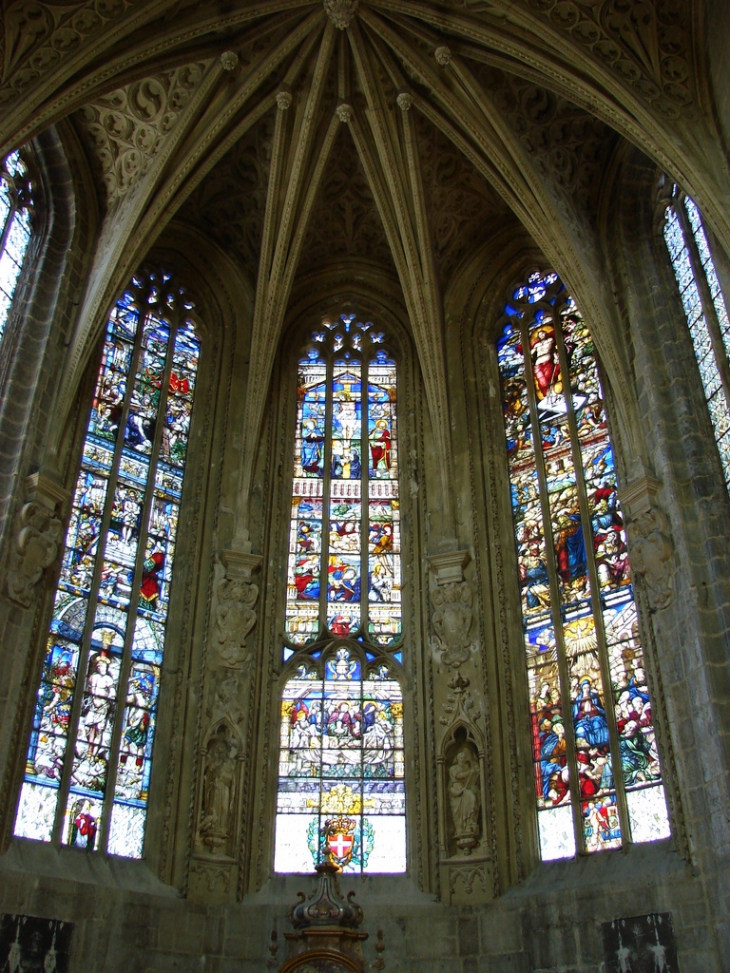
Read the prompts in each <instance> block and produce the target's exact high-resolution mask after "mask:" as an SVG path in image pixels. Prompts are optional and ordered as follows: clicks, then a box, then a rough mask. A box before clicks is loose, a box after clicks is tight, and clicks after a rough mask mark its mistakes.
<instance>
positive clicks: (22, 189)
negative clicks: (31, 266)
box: [0, 152, 33, 338]
mask: <svg viewBox="0 0 730 973" xmlns="http://www.w3.org/2000/svg"><path fill="white" fill-rule="evenodd" d="M32 215H33V196H32V186H31V184H30V180H29V178H28V171H27V168H26V166H25V164H24V162H23V161H22V159H21V158H20V155H19V154H18V153H17V152H11V153H10V155H8V156H6V158H5V159H4V161H3V162H2V163H0V338H2V336H3V332H4V331H5V325H6V324H7V320H8V314H9V312H10V305H11V303H12V301H13V294H14V293H15V287H16V285H17V283H18V278H19V277H20V271H21V270H22V267H23V260H24V259H25V255H26V253H27V251H28V244H29V243H30V232H31V217H32Z"/></svg>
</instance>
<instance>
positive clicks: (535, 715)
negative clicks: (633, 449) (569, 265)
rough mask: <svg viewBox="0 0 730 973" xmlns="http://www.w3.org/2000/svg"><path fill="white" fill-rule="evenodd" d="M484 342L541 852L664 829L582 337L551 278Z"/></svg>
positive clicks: (510, 309)
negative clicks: (510, 523)
mask: <svg viewBox="0 0 730 973" xmlns="http://www.w3.org/2000/svg"><path fill="white" fill-rule="evenodd" d="M504 310H505V321H504V324H503V328H502V332H501V336H500V338H499V340H498V342H497V358H498V365H499V372H500V378H501V385H502V403H503V411H504V423H505V432H506V439H507V457H508V467H509V477H510V489H511V495H512V511H513V519H514V530H515V541H516V549H517V567H518V575H519V586H520V594H521V608H522V622H523V633H524V649H525V656H526V663H527V672H528V684H529V694H530V725H531V747H532V760H533V780H534V788H535V791H534V793H535V801H536V807H537V820H538V833H539V843H540V854H541V857H542V859H543V860H550V859H557V858H569V857H572V856H573V855H575V854H576V853H584V852H595V851H600V850H602V849H609V848H618V847H621V846H622V845H623V844H625V843H626V842H628V841H633V842H641V841H653V840H656V839H658V838H663V837H668V836H669V822H668V817H667V810H666V801H665V795H664V787H663V784H662V774H661V767H660V760H659V753H658V750H657V743H656V734H655V730H654V723H653V717H652V712H651V698H650V693H649V690H648V688H647V684H646V677H645V670H644V656H643V649H642V646H641V643H640V633H639V625H638V618H637V612H636V605H635V601H634V594H633V585H632V580H631V573H630V568H629V562H628V552H627V546H626V533H625V528H624V520H623V516H622V513H621V509H620V505H619V502H618V495H617V479H616V472H615V465H614V458H613V450H612V446H611V442H610V439H609V435H608V427H607V423H606V410H605V405H604V402H603V393H602V389H601V383H600V378H599V373H598V369H597V364H596V358H595V351H594V347H593V342H592V339H591V336H590V333H589V331H588V329H587V327H586V325H585V323H584V321H583V319H582V317H581V315H580V312H579V310H578V308H577V306H576V304H575V301H574V300H573V299H572V298H571V297H570V296H569V294H568V293H567V291H566V289H565V286H564V285H563V283H562V282H561V280H560V278H559V277H558V276H557V274H555V273H546V274H543V273H540V272H537V271H536V272H534V273H533V274H531V275H530V277H529V278H528V280H527V281H526V282H525V283H524V284H521V285H519V286H518V287H517V288H515V289H514V290H513V292H512V296H511V298H510V300H509V301H508V303H507V304H506V306H505V309H504Z"/></svg>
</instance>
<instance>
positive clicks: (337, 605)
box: [275, 314, 406, 872]
mask: <svg viewBox="0 0 730 973" xmlns="http://www.w3.org/2000/svg"><path fill="white" fill-rule="evenodd" d="M297 376H298V391H297V411H296V432H295V445H294V464H293V466H294V471H293V472H294V475H293V488H292V513H291V521H290V529H289V555H288V573H287V601H286V609H285V633H284V634H285V644H284V649H283V656H282V662H283V663H284V665H285V666H286V667H287V672H288V675H289V678H288V679H287V681H286V684H285V686H284V690H283V695H282V699H281V724H280V747H281V749H280V755H279V788H278V799H277V801H278V803H277V815H276V854H275V868H276V870H277V871H282V872H292V871H294V872H296V871H303V872H306V871H310V870H311V869H312V867H313V865H316V864H319V863H320V862H324V861H329V862H331V863H332V864H334V865H336V866H337V867H338V868H339V869H340V870H342V871H346V872H366V871H367V872H402V871H405V867H406V830H405V773H404V757H403V697H402V690H401V684H400V672H401V663H402V649H401V636H402V611H401V544H400V501H399V492H398V469H399V466H398V426H397V415H396V407H397V381H396V363H395V360H394V359H393V358H392V357H391V354H390V353H389V351H388V348H387V342H386V339H385V334H384V332H383V331H382V330H380V329H379V328H377V327H376V326H375V325H374V324H373V323H372V322H369V321H362V320H360V319H358V317H357V316H356V315H354V314H340V315H338V316H336V317H332V318H329V317H328V318H324V319H323V321H322V325H321V327H320V328H317V329H316V330H314V331H313V332H312V333H311V335H310V340H309V342H308V344H307V347H306V351H305V354H304V356H303V357H302V358H301V359H300V361H299V365H298V372H297Z"/></svg>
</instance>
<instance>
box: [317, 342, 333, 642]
mask: <svg viewBox="0 0 730 973" xmlns="http://www.w3.org/2000/svg"><path fill="white" fill-rule="evenodd" d="M333 376H334V357H333V355H332V354H331V353H330V354H329V355H328V356H327V383H326V388H327V393H326V399H325V411H324V452H323V459H322V543H321V545H320V546H321V548H322V551H321V555H320V565H321V567H320V579H321V580H320V584H319V634H320V635H321V634H322V632H323V630H324V626H325V625H326V624H327V594H328V590H329V577H330V575H329V566H330V492H331V491H330V481H331V477H332V408H333V402H332V400H333V397H334V396H333V391H332V389H333V384H334V378H333Z"/></svg>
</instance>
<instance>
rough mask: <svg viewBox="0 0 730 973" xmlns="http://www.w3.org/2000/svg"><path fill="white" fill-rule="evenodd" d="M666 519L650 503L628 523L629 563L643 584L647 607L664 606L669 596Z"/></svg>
mask: <svg viewBox="0 0 730 973" xmlns="http://www.w3.org/2000/svg"><path fill="white" fill-rule="evenodd" d="M668 530H669V522H668V521H667V518H666V516H665V515H664V513H662V511H661V510H658V509H657V508H656V507H652V508H651V509H649V510H647V511H646V512H644V513H642V514H641V515H640V516H638V517H637V518H636V520H634V521H633V522H632V523H631V524H630V525H629V537H630V539H631V542H632V544H631V552H630V553H631V567H632V569H633V571H634V574H636V575H638V576H639V577H641V578H642V579H643V581H644V584H645V586H646V595H647V599H648V601H649V607H650V608H651V609H652V610H653V611H657V610H658V609H660V608H666V607H667V606H668V605H669V603H670V602H671V600H672V577H673V574H674V564H673V554H674V547H673V545H672V542H671V540H670V538H669V535H668Z"/></svg>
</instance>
